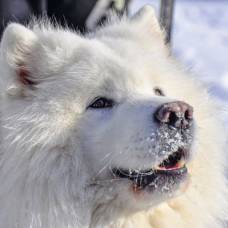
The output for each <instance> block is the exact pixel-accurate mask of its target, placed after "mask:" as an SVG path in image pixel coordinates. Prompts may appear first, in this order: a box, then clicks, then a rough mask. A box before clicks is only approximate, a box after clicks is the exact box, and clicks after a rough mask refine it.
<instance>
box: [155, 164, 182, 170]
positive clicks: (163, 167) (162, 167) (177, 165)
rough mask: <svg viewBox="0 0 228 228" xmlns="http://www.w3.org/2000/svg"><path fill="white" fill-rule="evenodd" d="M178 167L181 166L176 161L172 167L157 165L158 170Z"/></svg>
mask: <svg viewBox="0 0 228 228" xmlns="http://www.w3.org/2000/svg"><path fill="white" fill-rule="evenodd" d="M179 168H181V166H180V164H178V163H177V164H175V165H174V166H172V167H165V166H159V167H158V170H175V169H179Z"/></svg>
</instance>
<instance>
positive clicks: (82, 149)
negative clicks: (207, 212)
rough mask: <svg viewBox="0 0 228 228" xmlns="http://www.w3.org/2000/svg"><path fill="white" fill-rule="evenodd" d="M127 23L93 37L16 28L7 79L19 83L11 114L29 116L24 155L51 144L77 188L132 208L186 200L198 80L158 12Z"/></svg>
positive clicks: (8, 47)
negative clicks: (174, 54)
mask: <svg viewBox="0 0 228 228" xmlns="http://www.w3.org/2000/svg"><path fill="white" fill-rule="evenodd" d="M121 23H122V24H121V25H115V26H112V25H110V26H108V27H106V28H104V29H101V30H100V31H98V32H97V33H96V34H95V35H94V37H93V36H92V38H91V37H90V38H87V39H83V38H81V37H78V36H77V35H75V34H73V33H70V32H64V31H57V32H56V31H52V30H51V31H48V30H44V32H42V30H38V31H40V32H33V31H30V30H28V29H25V28H22V27H21V26H19V25H13V26H11V28H9V29H8V31H7V32H6V33H5V36H4V38H3V44H2V46H3V55H6V58H5V59H7V61H11V63H12V62H13V64H10V65H9V68H8V69H5V71H4V72H3V74H5V75H9V74H10V75H11V76H12V78H11V79H10V80H8V82H7V83H8V84H6V85H5V84H4V87H5V88H7V93H8V95H6V96H7V98H6V100H7V102H8V103H7V105H6V109H7V110H8V114H7V115H9V116H10V115H11V116H18V115H19V114H18V113H19V112H20V113H22V114H21V116H23V117H24V119H23V118H22V119H20V118H17V120H18V123H16V125H17V130H16V133H17V131H19V132H20V134H24V138H23V137H21V138H23V139H24V145H25V146H24V147H25V148H27V147H26V145H27V143H28V144H29V143H30V144H31V145H29V146H31V147H33V148H40V147H41V148H44V146H43V145H45V150H46V160H48V159H49V156H50V154H51V153H52V154H53V153H54V152H55V153H56V154H61V156H62V155H66V157H67V158H69V157H70V160H72V161H73V162H71V163H69V164H70V166H71V167H65V168H64V170H68V169H69V172H67V171H66V173H68V174H69V175H73V176H74V177H76V178H77V179H75V180H73V179H72V180H71V181H72V182H75V183H73V184H71V187H72V188H74V186H75V187H76V188H77V190H79V191H80V189H86V191H89V192H92V194H93V197H94V199H95V201H96V200H97V201H99V200H101V198H102V200H104V195H105V196H106V198H107V202H109V201H112V200H115V201H116V204H119V205H122V206H121V207H122V208H124V209H127V210H129V208H133V209H138V208H145V207H148V206H151V205H154V204H157V203H159V202H162V201H164V200H166V199H167V198H170V197H173V196H175V195H176V194H177V193H179V192H182V190H183V188H184V187H185V185H186V183H187V182H188V176H189V175H188V162H189V160H190V158H191V157H192V147H193V146H192V145H193V143H194V134H195V133H194V132H195V130H194V128H195V125H196V124H195V121H196V120H195V115H194V111H193V109H194V104H192V103H191V97H189V94H191V92H190V89H189V87H191V84H192V82H191V81H190V80H189V85H186V83H185V80H186V76H184V75H183V72H182V70H181V69H179V68H178V67H177V66H176V63H175V61H174V60H172V59H171V58H170V57H169V53H168V51H167V50H166V47H165V45H164V44H163V40H162V34H161V31H160V29H159V26H158V25H157V22H156V21H155V19H154V15H153V12H151V9H148V8H145V9H144V10H142V11H141V12H140V13H139V14H138V15H136V16H135V17H134V18H133V19H131V20H126V21H122V22H121ZM34 30H35V31H36V29H34ZM23 31H24V33H26V37H23ZM18 43H19V45H18ZM23 45H24V46H23ZM23 48H24V50H23ZM23 51H24V52H25V53H23ZM12 53H13V54H12ZM2 61H5V60H2ZM15 62H16V63H17V64H16V67H15ZM4 83H5V82H4ZM15 97H16V98H15ZM37 117H39V118H37ZM33 119H36V121H32V120H33ZM13 121H14V122H15V119H13V118H12V122H11V123H13V124H14V122H13ZM8 124H9V122H8ZM18 128H19V129H20V130H18ZM8 129H9V128H8ZM26 129H32V130H31V132H32V134H33V136H34V138H36V140H37V141H35V142H34V140H33V141H32V140H30V138H28V137H29V136H28V134H27V133H26V132H27V131H26ZM22 131H23V132H22ZM11 134H12V133H11ZM38 135H39V137H35V136H38ZM26 137H27V138H26ZM30 137H31V136H30ZM26 139H27V140H26ZM20 143H21V142H20ZM43 151H44V150H43ZM43 151H42V156H44V154H45V153H44V152H43ZM53 151H54V152H53ZM67 155H68V156H67ZM36 156H37V157H39V151H38V152H37V154H36ZM62 157H63V158H62V159H65V158H64V156H62ZM38 161H43V162H46V161H45V159H43V160H42V159H40V160H39V159H38ZM47 164H48V163H47ZM51 164H52V163H51ZM61 164H64V163H61ZM67 164H68V163H67ZM34 165H35V166H36V164H34ZM40 166H42V164H40ZM61 168H62V167H61ZM49 169H51V168H50V167H49ZM72 173H73V174H72ZM66 175H67V174H66ZM69 178H70V177H69ZM179 190H180V191H179ZM95 203H97V204H99V202H95ZM101 203H103V202H101ZM123 205H124V206H123Z"/></svg>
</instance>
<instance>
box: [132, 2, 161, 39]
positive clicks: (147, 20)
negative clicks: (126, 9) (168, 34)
mask: <svg viewBox="0 0 228 228" xmlns="http://www.w3.org/2000/svg"><path fill="white" fill-rule="evenodd" d="M131 20H132V22H133V23H135V24H136V26H138V27H139V28H140V30H141V31H144V32H147V33H149V35H158V36H160V37H161V38H162V39H164V35H163V31H162V29H161V27H160V25H159V22H158V19H157V17H156V13H155V10H154V8H153V7H152V6H150V5H146V6H144V7H143V8H141V9H140V10H139V11H138V12H137V13H136V14H135V15H133V16H132V19H131Z"/></svg>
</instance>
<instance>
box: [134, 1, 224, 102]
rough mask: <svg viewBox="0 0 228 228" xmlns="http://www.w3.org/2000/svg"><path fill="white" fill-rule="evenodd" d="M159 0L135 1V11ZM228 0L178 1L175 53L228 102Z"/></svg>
mask: <svg viewBox="0 0 228 228" xmlns="http://www.w3.org/2000/svg"><path fill="white" fill-rule="evenodd" d="M146 3H149V4H152V5H154V6H155V8H156V9H157V10H158V9H159V1H158V0H133V4H132V6H131V11H132V12H134V11H136V10H137V9H138V8H140V7H141V6H142V5H144V4H146ZM227 12H228V1H227V0H176V4H175V14H174V27H173V37H172V38H173V40H172V47H173V53H174V54H175V55H176V56H177V58H179V59H180V60H181V61H182V62H183V63H184V64H185V65H186V66H187V67H189V68H191V69H193V71H195V72H197V75H199V77H200V79H201V80H204V81H206V82H207V83H209V84H210V87H211V93H212V94H213V95H215V96H216V97H217V98H219V99H220V100H221V101H223V102H225V103H226V104H227V105H228V13H227Z"/></svg>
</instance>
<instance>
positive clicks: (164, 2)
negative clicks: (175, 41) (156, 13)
mask: <svg viewBox="0 0 228 228" xmlns="http://www.w3.org/2000/svg"><path fill="white" fill-rule="evenodd" d="M174 2H175V0H161V6H160V17H159V20H160V24H161V27H163V28H164V29H165V32H166V33H165V34H166V36H165V42H166V43H170V42H171V34H172V22H173V11H174Z"/></svg>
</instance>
